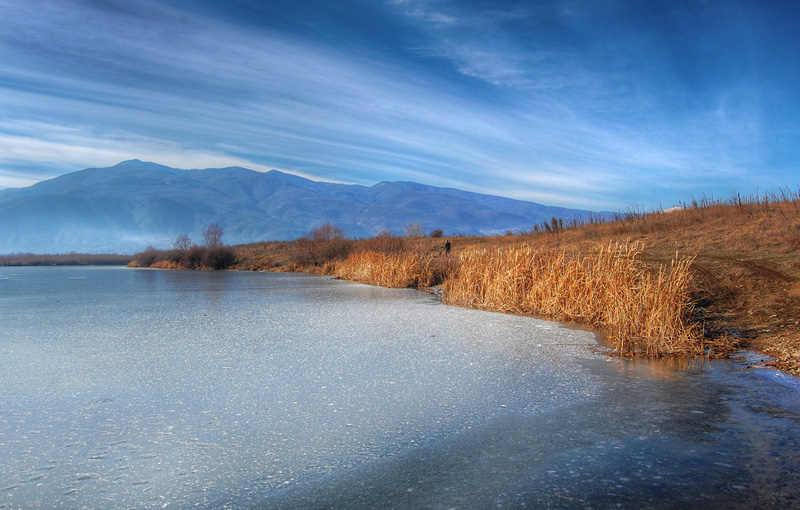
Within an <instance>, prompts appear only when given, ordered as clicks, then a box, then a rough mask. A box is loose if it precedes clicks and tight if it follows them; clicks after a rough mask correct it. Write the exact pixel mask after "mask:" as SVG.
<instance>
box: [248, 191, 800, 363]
mask: <svg viewBox="0 0 800 510" xmlns="http://www.w3.org/2000/svg"><path fill="white" fill-rule="evenodd" d="M532 230H533V229H532ZM445 238H446V239H449V240H450V241H451V243H452V255H451V257H450V258H451V259H457V258H460V257H462V256H463V257H465V258H469V257H476V260H478V261H479V262H477V264H478V266H480V265H481V264H483V262H480V260H481V259H480V258H479V257H478V256H477V255H469V254H470V253H473V252H474V253H480V252H481V250H485V251H487V252H493V251H497V252H503V253H504V254H505V255H504V256H506V257H513V256H516V257H517V258H529V257H527V256H526V257H523V256H522V255H521V254H519V253H518V254H517V255H513V253H514V252H516V251H518V250H519V249H521V248H522V247H523V246H527V247H528V248H526V249H529V250H532V252H536V251H538V252H540V253H554V254H558V253H561V252H563V253H564V257H566V258H571V259H574V260H581V261H582V264H584V266H588V265H591V263H590V262H589V261H590V260H591V259H587V258H586V257H591V254H592V253H599V252H601V251H602V250H604V249H606V250H607V248H606V247H608V246H621V245H627V246H637V249H636V250H635V251H636V257H635V261H636V262H635V263H633V265H634V266H636V267H637V270H644V271H646V272H649V273H650V274H651V276H650V278H653V279H654V281H655V282H658V278H659V276H658V275H659V274H662V276H661V278H662V279H663V278H665V277H666V276H667V275H668V273H669V272H670V271H673V270H674V269H673V268H674V267H675V266H674V265H673V262H672V261H673V260H674V261H676V262H675V263H676V264H679V265H681V267H683V268H684V269H685V268H686V267H687V266H688V282H687V283H686V285H687V286H688V294H689V298H688V299H689V305H688V306H686V307H684V308H679V310H680V311H679V312H677V313H678V314H679V315H686V314H687V313H688V312H689V311H691V313H690V314H689V317H688V318H687V317H684V319H685V320H686V322H685V324H684V328H689V329H690V331H691V332H695V333H700V334H699V335H698V338H697V344H696V345H695V347H693V348H685V347H669V346H667V347H666V348H664V349H663V350H664V351H669V350H677V351H683V350H685V351H687V352H693V351H694V352H696V351H697V350H698V349H699V348H700V347H699V346H702V348H703V349H708V348H709V347H712V348H713V349H714V350H715V351H717V352H719V351H723V350H731V349H734V348H736V347H746V348H750V349H753V350H756V351H760V352H766V353H768V354H771V355H773V356H774V357H775V358H776V360H777V366H779V367H780V368H782V369H784V370H788V371H791V372H793V373H796V374H799V375H800V253H799V251H800V199H799V198H798V193H796V192H789V191H788V190H787V191H786V192H780V193H778V194H770V195H762V196H759V197H747V198H742V197H739V196H734V197H733V198H731V199H727V200H718V199H700V200H697V201H693V202H692V203H689V204H686V205H685V207H683V208H680V209H678V210H673V211H671V212H663V211H656V212H650V213H643V212H639V211H628V212H626V213H624V214H620V215H619V217H618V218H617V220H616V221H609V222H595V223H589V224H584V225H576V226H571V227H570V228H564V229H557V230H552V231H543V230H541V229H540V231H538V232H533V231H531V232H526V233H516V234H514V235H505V236H495V237H459V236H449V237H447V236H446V237H445ZM368 242H369V240H364V241H357V242H355V246H354V252H356V253H357V252H358V251H359V250H361V248H362V247H363V246H364V245H365V244H366V243H368ZM373 244H374V243H373ZM443 244H444V239H431V238H419V239H413V240H405V242H404V246H403V250H405V251H409V250H410V251H413V252H417V253H419V254H420V256H422V257H423V258H424V257H428V258H431V259H438V258H445V257H444V256H443V255H441V249H442V245H443ZM292 246H293V244H292V243H291V242H272V243H255V244H252V245H247V246H240V247H236V250H237V255H238V257H239V264H238V268H239V269H269V270H304V269H305V268H303V267H300V266H298V265H296V264H293V263H292V261H291V256H290V255H291V252H292V249H293V248H292ZM486 256H488V255H486ZM556 258H558V256H557V257H556ZM689 260H691V263H689V262H688V261H689ZM527 263H528V262H526V264H527ZM565 263H566V262H565ZM573 263H574V262H573ZM340 264H341V262H339V263H336V264H332V266H331V267H328V268H327V269H326V270H327V271H328V272H329V273H331V272H332V271H335V269H336V267H338V266H339V265H340ZM373 265H374V262H373ZM411 267H417V266H411ZM577 270H578V269H572V271H577ZM585 270H588V269H581V271H585ZM317 271H319V268H318V269H317ZM351 271H355V270H354V269H351ZM372 271H374V269H373V270H372ZM548 272H549V273H556V271H548ZM659 272H661V273H659ZM640 277H641V276H640ZM359 278H362V276H359ZM582 278H589V276H585V277H582ZM642 278H643V277H642ZM498 280H500V278H498ZM363 281H366V280H363ZM398 281H401V282H402V281H403V279H402V278H399V279H398ZM406 281H409V280H406ZM410 281H412V282H413V281H414V279H413V278H412V279H410ZM422 281H425V279H424V278H423V279H422ZM515 281H516V280H515ZM570 281H575V280H570ZM577 281H581V280H580V279H579V280H577ZM567 283H568V281H567ZM564 284H566V283H564ZM526 285H527V284H526ZM553 288H558V286H557V285H556V286H555V287H553ZM569 292H571V293H572V295H582V294H581V293H584V294H585V293H587V292H588V291H586V290H582V289H578V288H574V289H573V290H571V291H569ZM593 292H595V291H593ZM562 295H568V294H562ZM553 299H555V298H551V300H553ZM545 301H547V300H545ZM567 301H568V302H567V304H566V306H565V307H564V309H565V310H566V312H562V313H563V316H562V320H573V319H574V317H573V315H574V316H578V317H577V318H578V319H579V320H586V321H587V322H589V323H593V322H592V320H591V319H590V317H592V313H588V312H580V313H575V312H574V311H572V309H571V307H573V306H575V305H574V304H572V303H571V302H572V300H571V299H569V300H567ZM526 313H527V312H526ZM530 313H536V314H538V312H530ZM631 313H633V312H631ZM637 313H638V312H637ZM543 315H547V314H543ZM556 315H558V314H556ZM580 316H585V317H586V318H583V317H580ZM634 322H638V320H637V321H634ZM647 336H648V335H639V334H638V333H634V334H633V335H632V341H633V342H636V341H637V340H636V339H637V338H645V337H647ZM645 350H646V348H645Z"/></svg>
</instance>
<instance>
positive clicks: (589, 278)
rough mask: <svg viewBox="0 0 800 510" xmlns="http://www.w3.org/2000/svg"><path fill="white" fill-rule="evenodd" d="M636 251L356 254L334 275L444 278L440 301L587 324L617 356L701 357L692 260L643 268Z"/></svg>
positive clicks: (399, 282)
mask: <svg viewBox="0 0 800 510" xmlns="http://www.w3.org/2000/svg"><path fill="white" fill-rule="evenodd" d="M641 249H642V246H641V245H640V244H636V243H633V244H629V243H623V244H614V243H612V244H609V245H607V246H605V247H603V248H602V249H600V250H598V251H595V252H593V253H590V254H586V255H580V254H574V253H567V252H566V251H564V250H555V249H549V250H539V249H536V248H533V247H531V246H528V245H524V246H521V247H518V248H506V249H497V250H472V251H467V252H464V253H462V254H460V256H459V257H457V258H456V257H452V258H451V257H441V256H431V255H429V254H422V253H419V252H401V253H392V254H384V253H379V252H359V253H356V254H353V255H351V256H350V257H349V258H348V259H347V260H345V261H344V262H342V263H339V264H337V267H336V271H335V275H336V276H337V277H339V278H343V279H348V280H354V281H359V282H362V283H369V284H374V285H382V286H385V287H416V288H427V287H430V286H431V285H435V284H437V283H439V282H441V281H444V284H443V299H444V301H445V302H447V303H450V304H454V305H460V306H468V307H475V308H481V309H485V310H493V311H498V312H507V313H518V314H525V315H533V316H540V317H549V318H553V319H556V320H561V321H569V322H579V323H582V324H588V325H590V326H592V327H595V328H597V329H600V330H602V331H604V332H606V333H607V334H608V335H609V338H610V339H611V341H612V342H613V344H614V347H615V348H616V349H617V350H618V352H620V353H621V354H630V353H634V352H635V353H642V354H647V355H651V356H658V355H662V354H670V353H685V354H701V353H702V351H703V346H702V335H701V331H699V327H698V326H697V325H696V324H690V323H689V319H690V316H691V312H692V308H693V305H692V300H691V296H690V271H689V267H690V265H691V262H692V261H691V259H680V260H673V261H672V263H671V264H670V265H669V266H660V267H647V266H646V265H645V264H644V263H643V262H642V261H641V260H640V254H641ZM451 259H452V260H451Z"/></svg>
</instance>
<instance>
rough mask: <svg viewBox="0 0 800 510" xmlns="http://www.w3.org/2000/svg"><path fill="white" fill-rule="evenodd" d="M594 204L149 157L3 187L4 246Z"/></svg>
mask: <svg viewBox="0 0 800 510" xmlns="http://www.w3.org/2000/svg"><path fill="white" fill-rule="evenodd" d="M597 214H600V215H603V214H607V213H594V212H591V211H588V210H581V209H567V208H561V207H552V206H546V205H542V204H537V203H535V202H527V201H521V200H514V199H510V198H504V197H498V196H493V195H484V194H480V193H474V192H468V191H462V190H458V189H455V188H438V187H435V186H430V185H426V184H420V183H416V182H410V181H398V182H389V181H382V182H379V183H376V184H374V185H372V186H362V185H357V184H337V183H328V182H320V181H313V180H310V179H306V178H303V177H299V176H296V175H292V174H287V173H283V172H280V171H278V170H271V171H269V172H256V171H254V170H249V169H247V168H242V167H228V168H209V169H197V170H181V169H175V168H170V167H167V166H164V165H160V164H158V163H151V162H144V161H139V160H128V161H123V162H121V163H119V164H117V165H114V166H112V167H106V168H87V169H84V170H80V171H77V172H72V173H69V174H64V175H61V176H59V177H55V178H53V179H50V180H47V181H42V182H39V183H36V184H34V185H32V186H29V187H27V188H12V189H5V190H0V253H20V252H32V253H66V252H69V251H80V252H91V253H125V252H128V253H130V252H133V251H139V250H142V249H143V248H144V247H146V246H147V245H153V246H156V247H161V248H165V247H169V246H170V245H171V244H172V242H173V241H174V239H175V237H177V235H178V234H181V233H185V234H188V235H189V236H190V237H191V238H192V239H193V240H195V241H196V242H199V241H200V240H201V239H202V230H203V229H204V228H205V227H206V226H207V225H208V224H210V223H215V222H219V223H220V224H221V225H222V226H223V228H224V230H225V236H224V238H223V241H224V242H226V243H228V244H243V243H248V242H255V241H267V240H291V239H295V238H297V237H299V236H301V235H303V234H305V233H306V232H308V231H310V230H312V229H313V228H316V227H318V226H320V225H322V224H324V223H327V222H331V223H335V224H337V225H338V226H339V227H341V228H343V229H344V230H345V232H346V233H347V235H348V236H350V237H369V236H373V235H375V234H377V233H378V232H380V231H382V230H387V229H388V230H391V231H393V232H394V233H396V234H402V233H403V231H404V229H405V227H406V226H408V225H409V224H411V223H418V224H419V225H420V226H421V227H422V228H423V229H425V230H426V231H430V230H432V229H435V228H441V229H442V230H443V231H444V232H445V234H447V235H458V234H465V235H480V234H493V233H501V232H505V231H509V230H511V231H523V230H530V229H531V228H532V227H533V225H534V224H540V223H541V222H542V221H549V220H550V219H551V218H552V217H559V218H565V219H572V218H585V217H588V216H590V215H597Z"/></svg>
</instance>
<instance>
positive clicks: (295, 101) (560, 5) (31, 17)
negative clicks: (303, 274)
mask: <svg viewBox="0 0 800 510" xmlns="http://www.w3.org/2000/svg"><path fill="white" fill-rule="evenodd" d="M798 26H800V4H798V3H797V2H793V1H786V2H783V1H777V0H776V1H764V0H752V1H742V0H707V1H704V0H688V1H684V0H668V1H667V0H665V1H640V0H630V1H616V0H603V1H588V0H553V1H549V0H544V1H538V0H525V1H499V0H498V1H471V0H338V1H331V0H264V1H257V0H196V1H188V0H161V1H154V0H0V188H6V187H23V186H29V185H32V184H34V183H36V182H38V181H41V180H45V179H50V178H53V177H56V176H58V175H61V174H65V173H68V172H73V171H77V170H81V169H84V168H89V167H106V166H112V165H114V164H116V163H119V162H121V161H124V160H128V159H141V160H144V161H152V162H156V163H161V164H164V165H167V166H171V167H176V168H187V169H193V168H220V167H227V166H243V167H246V168H250V169H253V170H259V171H267V170H270V169H278V170H282V171H287V172H291V173H294V174H297V175H301V176H304V177H309V178H312V179H315V180H323V181H331V182H342V183H353V184H362V185H373V184H375V183H378V182H380V181H415V182H420V183H424V184H430V185H433V186H442V187H452V188H459V189H463V190H468V191H475V192H480V193H487V194H493V195H500V196H506V197H510V198H517V199H523V200H531V201H534V202H539V203H543V204H546V205H555V206H563V207H571V208H582V209H592V210H610V211H620V210H627V209H630V208H640V207H641V208H645V209H657V208H667V207H671V206H674V205H679V204H680V203H686V202H690V201H691V200H692V198H701V197H703V196H705V197H715V198H728V197H730V196H732V195H733V194H734V193H740V194H742V195H751V194H754V193H757V192H759V191H762V192H763V191H764V190H773V191H776V190H779V189H785V188H786V187H789V188H790V189H792V190H795V191H796V190H797V189H798V185H800V171H798V161H800V35H799V34H800V32H798V30H797V27H798Z"/></svg>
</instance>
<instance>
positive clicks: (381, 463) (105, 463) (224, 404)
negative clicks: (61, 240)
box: [0, 267, 800, 509]
mask: <svg viewBox="0 0 800 510" xmlns="http://www.w3.org/2000/svg"><path fill="white" fill-rule="evenodd" d="M0 315H1V317H0V321H1V322H0V508H101V509H102V508H180V509H182V508H269V509H272V508H275V509H282V508H356V509H358V508H401V509H402V508H476V509H477V508H481V509H483V508H596V509H606V508H630V509H634V508H635V509H641V508H657V509H661V508H787V509H788V508H800V489H798V487H800V453H799V452H800V384H798V380H797V379H796V378H793V377H790V376H785V375H783V374H780V373H778V372H775V371H771V370H760V369H754V368H748V366H747V365H746V364H744V363H737V362H711V363H709V362H700V361H698V362H687V363H684V364H682V365H675V364H668V363H662V362H647V361H635V362H631V361H626V360H621V359H616V358H609V357H607V356H606V355H604V354H602V349H601V348H599V346H598V344H597V342H596V340H595V337H594V335H593V334H592V333H591V332H587V331H580V330H574V329H569V328H566V327H564V326H562V325H560V324H557V323H552V322H545V321H540V320H535V319H532V318H527V317H518V316H509V315H501V314H496V313H489V312H483V311H477V310H466V309H461V308H456V307H450V306H445V305H442V304H440V303H439V302H438V301H437V300H436V299H435V298H434V297H433V296H430V295H428V294H425V293H421V292H417V291H412V290H388V289H381V288H375V287H369V286H364V285H358V284H354V283H349V282H342V281H336V280H332V279H328V278H324V277H315V276H308V275H296V274H270V273H238V272H188V271H155V270H133V269H126V268H99V267H89V268H86V267H83V268H74V267H67V268H0Z"/></svg>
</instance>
